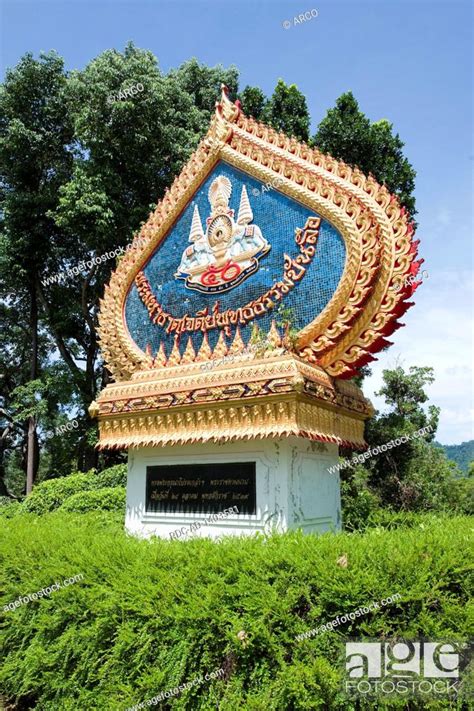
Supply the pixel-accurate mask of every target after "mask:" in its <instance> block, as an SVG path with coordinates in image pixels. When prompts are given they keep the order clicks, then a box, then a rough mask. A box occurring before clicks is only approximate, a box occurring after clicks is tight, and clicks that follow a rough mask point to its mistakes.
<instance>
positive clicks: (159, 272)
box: [125, 162, 346, 355]
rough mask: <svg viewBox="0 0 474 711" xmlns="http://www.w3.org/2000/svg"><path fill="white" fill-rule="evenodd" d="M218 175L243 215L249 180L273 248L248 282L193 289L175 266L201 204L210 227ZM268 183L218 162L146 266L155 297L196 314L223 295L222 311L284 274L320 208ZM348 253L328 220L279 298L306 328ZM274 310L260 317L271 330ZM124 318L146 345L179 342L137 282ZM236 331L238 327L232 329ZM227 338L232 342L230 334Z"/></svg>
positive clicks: (197, 339)
mask: <svg viewBox="0 0 474 711" xmlns="http://www.w3.org/2000/svg"><path fill="white" fill-rule="evenodd" d="M219 175H224V176H226V177H227V178H229V180H230V181H231V183H232V194H231V197H230V201H229V206H230V208H233V209H234V210H235V216H236V217H237V213H238V209H239V202H240V196H241V191H242V186H243V185H245V186H246V187H247V192H248V197H249V200H250V205H251V207H252V211H253V221H252V224H253V225H257V226H258V227H259V228H260V230H261V231H262V234H263V237H264V238H265V239H266V240H267V242H269V243H270V245H271V250H270V251H269V252H268V253H267V254H266V255H265V256H263V257H262V258H261V259H260V262H259V269H258V271H257V272H256V273H254V274H252V275H251V276H249V277H248V278H247V279H246V280H245V281H244V282H242V283H241V284H239V285H238V286H236V287H234V288H233V289H231V290H229V291H226V292H223V293H219V294H205V293H200V292H197V291H194V290H191V289H189V288H188V287H187V286H186V284H185V282H184V281H183V280H180V279H177V278H176V277H175V273H176V271H177V269H178V266H179V264H180V261H181V257H182V254H183V251H184V250H185V249H186V247H188V246H189V231H190V227H191V221H192V217H193V211H194V206H195V205H197V206H198V208H199V212H200V216H201V220H202V224H203V227H204V230H205V229H206V224H205V221H206V218H207V217H208V216H209V215H210V212H211V206H210V204H209V199H208V190H209V187H210V185H211V183H212V181H213V180H214V179H215V178H216V177H217V176H219ZM263 187H264V186H263V183H261V182H260V181H258V180H255V179H254V178H252V177H251V176H249V175H247V174H245V173H243V172H241V171H239V170H237V169H235V168H233V167H232V166H230V165H228V164H227V163H224V162H220V163H218V164H217V165H216V167H215V168H214V170H213V171H212V172H211V174H210V175H209V176H208V178H207V179H206V180H205V182H204V183H203V184H202V185H201V187H200V188H199V189H198V191H197V192H196V193H195V195H194V198H193V200H192V201H191V202H190V203H189V204H188V205H187V207H186V208H185V210H184V211H183V213H182V214H181V216H180V217H179V219H178V220H177V221H176V223H175V224H174V226H173V227H172V228H171V230H170V232H169V233H168V235H167V236H166V237H165V239H164V240H163V241H162V243H161V245H160V246H159V247H158V248H157V250H156V252H155V253H154V255H153V256H152V257H151V259H150V260H149V261H148V263H147V264H146V266H145V268H144V270H143V271H144V273H145V276H146V278H147V279H148V281H149V283H150V286H151V288H152V291H153V293H154V295H155V297H156V299H157V300H158V301H159V302H160V304H161V305H162V306H163V309H164V310H165V311H167V312H169V313H171V314H172V315H173V316H174V317H175V318H181V317H183V316H184V315H185V314H188V315H189V316H194V315H195V314H196V312H197V311H199V310H200V309H204V308H205V307H206V306H207V307H209V310H211V309H212V306H213V305H214V303H215V301H216V300H217V299H218V300H219V303H220V311H221V312H222V311H225V310H226V309H238V308H239V307H240V306H245V305H246V304H247V303H248V302H249V301H252V300H253V299H257V298H258V297H260V296H261V295H262V294H263V293H264V292H266V291H267V290H268V289H270V288H271V287H272V285H273V284H274V283H275V282H276V281H279V280H281V279H282V278H283V265H284V257H283V255H284V254H285V253H286V254H288V255H289V256H290V257H292V258H295V257H296V256H298V254H299V253H300V251H299V247H298V245H297V244H296V242H295V229H296V228H298V227H299V228H303V227H304V226H305V223H306V220H307V219H308V217H311V216H312V215H315V213H313V212H311V211H310V210H308V209H307V208H306V207H304V206H303V205H301V204H299V203H297V202H296V201H295V200H293V199H291V198H288V197H286V196H285V195H283V194H282V193H280V192H278V190H276V189H274V188H269V189H265V190H264V191H263V192H262V188H263ZM345 257H346V254H345V245H344V240H343V239H342V237H341V235H340V233H339V232H338V230H336V229H335V227H333V226H332V225H331V224H330V223H329V222H327V220H324V219H323V220H321V226H320V229H319V237H318V241H317V244H316V253H315V255H314V257H313V259H312V262H311V263H310V264H308V265H306V269H307V271H306V273H305V275H304V277H303V279H302V280H301V281H298V282H296V284H295V287H294V288H293V289H292V290H291V291H290V292H289V293H288V294H286V295H284V297H283V299H282V301H281V302H280V303H282V304H283V307H285V308H291V309H292V312H293V314H294V317H295V322H294V326H295V327H296V328H302V327H304V326H306V325H307V324H308V323H310V322H311V321H312V320H313V319H314V318H316V316H317V315H318V314H319V313H320V312H321V311H322V310H323V309H324V307H325V306H326V305H327V304H328V303H329V301H330V300H331V297H332V296H333V294H334V292H335V290H336V288H337V286H338V284H339V281H340V279H341V276H342V273H343V270H344V264H345ZM272 318H274V315H273V316H272V313H271V312H268V313H266V314H264V315H262V316H260V317H258V318H257V319H256V322H257V323H258V325H259V326H260V327H261V328H262V329H263V330H264V331H268V330H269V328H270V325H271V320H272ZM125 319H126V323H127V326H128V330H129V332H130V335H131V337H132V338H133V339H134V341H135V343H136V344H137V345H138V346H139V348H141V349H142V350H145V348H146V346H147V344H150V345H151V348H152V352H153V354H155V353H156V351H157V350H158V348H159V346H160V343H161V342H163V343H164V345H165V350H166V353H167V354H168V355H169V353H170V351H171V348H172V347H173V343H174V335H173V334H167V333H166V331H165V328H164V327H160V326H158V325H156V324H153V323H152V322H151V320H150V316H149V314H148V311H147V309H146V307H145V306H144V304H143V303H142V301H141V299H140V297H139V294H138V291H137V288H136V286H135V285H133V286H132V287H131V289H130V292H129V294H128V296H127V300H126V304H125ZM240 328H241V333H242V337H243V340H244V341H245V342H248V340H249V339H250V332H251V326H250V325H248V324H247V325H245V326H241V327H240ZM233 333H234V330H233V329H232V337H233ZM188 335H189V334H188V333H184V334H183V337H182V338H181V344H180V349H181V351H184V348H185V346H186V343H187V340H188ZM218 336H219V330H218V329H215V330H211V331H209V332H208V338H209V343H210V345H211V347H214V345H215V344H216V342H217V338H218ZM202 338H203V336H202V334H201V333H200V332H199V333H198V332H196V333H194V334H193V335H192V340H193V345H194V348H195V349H196V350H197V349H198V348H199V347H200V345H201V343H202ZM227 343H230V339H229V338H228V339H227Z"/></svg>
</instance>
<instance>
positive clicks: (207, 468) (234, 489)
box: [146, 462, 256, 514]
mask: <svg viewBox="0 0 474 711" xmlns="http://www.w3.org/2000/svg"><path fill="white" fill-rule="evenodd" d="M230 506H236V507H237V509H238V512H239V513H240V514H254V513H256V489H255V462H240V463H235V464H173V465H170V466H157V467H147V469H146V510H147V511H150V512H160V513H218V512H219V511H224V509H227V508H229V507H230Z"/></svg>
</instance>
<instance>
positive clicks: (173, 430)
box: [93, 350, 373, 448]
mask: <svg viewBox="0 0 474 711" xmlns="http://www.w3.org/2000/svg"><path fill="white" fill-rule="evenodd" d="M222 353H224V350H223V351H222ZM218 362H219V361H218ZM204 365H205V366H207V364H204ZM285 403H286V404H285ZM289 403H290V404H291V403H293V404H294V405H295V408H293V409H291V408H290V409H288V407H289V405H288V404H289ZM280 405H282V407H280ZM93 407H94V412H95V413H96V414H97V415H98V419H99V429H100V441H101V447H112V448H114V447H118V448H121V447H128V446H138V445H145V444H146V445H153V444H170V443H173V442H178V441H179V442H181V443H183V442H185V441H186V442H188V441H195V442H197V441H200V442H204V441H208V440H213V441H219V442H224V441H229V439H242V438H247V437H250V436H255V437H260V436H289V435H292V434H297V435H299V436H302V437H307V438H309V439H314V440H321V441H331V442H337V443H339V444H344V445H346V446H354V447H360V446H363V445H364V440H363V429H364V420H365V419H366V418H367V417H369V416H370V415H371V414H372V412H373V409H372V406H371V404H370V402H369V401H368V400H366V399H365V398H364V397H363V395H362V393H361V391H360V390H359V388H357V387H356V386H355V385H354V384H352V383H347V384H344V385H341V384H340V383H339V382H338V381H333V379H332V378H330V377H329V376H328V375H327V373H325V372H324V370H322V369H321V368H319V367H318V366H314V365H310V364H308V363H305V362H304V361H303V360H301V359H300V358H298V357H297V356H295V355H292V354H279V355H275V356H273V357H268V358H253V359H252V360H247V359H246V358H245V355H240V356H233V357H231V359H229V360H227V361H223V362H222V364H221V365H217V366H216V367H215V369H213V370H212V371H209V370H208V369H207V367H206V368H204V366H203V364H199V363H196V362H194V363H188V364H185V365H183V364H181V365H177V366H174V367H168V368H166V369H161V370H160V371H158V372H157V371H154V372H153V371H150V370H148V371H142V372H137V373H136V374H135V375H134V377H133V378H132V379H131V380H130V381H128V382H119V383H115V384H111V385H109V386H107V387H106V388H105V390H104V391H103V392H102V393H101V394H100V396H99V398H98V400H97V402H96V403H94V406H93ZM252 413H253V415H252ZM289 413H290V414H289ZM272 418H273V419H272ZM217 424H218V427H217V428H216V425H217Z"/></svg>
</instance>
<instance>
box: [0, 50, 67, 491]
mask: <svg viewBox="0 0 474 711" xmlns="http://www.w3.org/2000/svg"><path fill="white" fill-rule="evenodd" d="M65 81H66V79H65V75H64V71H63V61H62V59H61V58H60V57H58V56H57V55H56V54H55V53H49V54H42V55H41V56H40V59H39V60H35V59H33V57H32V56H31V54H27V55H26V56H25V57H24V58H23V59H22V60H21V62H20V63H19V65H18V67H17V68H16V69H15V70H13V71H8V72H7V76H6V81H5V85H4V86H3V88H2V91H1V94H0V185H1V190H0V208H1V214H2V219H1V235H2V255H1V264H0V266H1V272H0V275H1V281H2V294H3V298H4V299H7V298H8V295H12V296H11V299H12V300H13V302H14V303H15V304H16V306H17V309H18V311H19V312H26V313H27V314H28V329H29V335H30V344H29V353H28V355H27V358H28V361H29V380H30V381H36V380H37V378H38V377H39V331H40V325H39V289H38V287H39V275H40V274H41V272H42V271H43V270H44V268H45V264H46V262H47V259H48V255H49V254H50V252H51V246H52V244H53V243H54V240H55V238H56V237H57V230H56V226H55V224H54V222H53V220H52V219H51V218H50V217H49V215H48V212H49V210H51V209H54V208H55V206H56V204H57V200H58V189H59V186H60V185H61V184H62V182H63V181H64V179H65V177H66V176H67V175H68V171H69V169H70V166H71V162H72V157H71V154H70V152H69V150H68V144H69V143H70V141H71V140H72V127H71V124H70V121H69V120H68V114H67V109H66V106H65V102H64V87H65ZM36 424H37V421H36V415H35V411H34V410H33V409H30V411H29V415H28V444H27V476H26V490H27V492H29V491H31V489H32V486H33V481H34V479H35V476H36V472H37V469H38V437H37V431H36Z"/></svg>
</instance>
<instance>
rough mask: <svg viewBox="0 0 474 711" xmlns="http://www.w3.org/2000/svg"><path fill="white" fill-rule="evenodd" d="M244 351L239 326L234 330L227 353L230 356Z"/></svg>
mask: <svg viewBox="0 0 474 711" xmlns="http://www.w3.org/2000/svg"><path fill="white" fill-rule="evenodd" d="M244 349H245V343H244V341H243V339H242V336H241V335H240V328H239V326H237V328H236V329H235V336H234V340H233V341H232V345H231V347H230V350H229V353H231V354H232V355H236V354H237V353H242V351H243V350H244Z"/></svg>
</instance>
